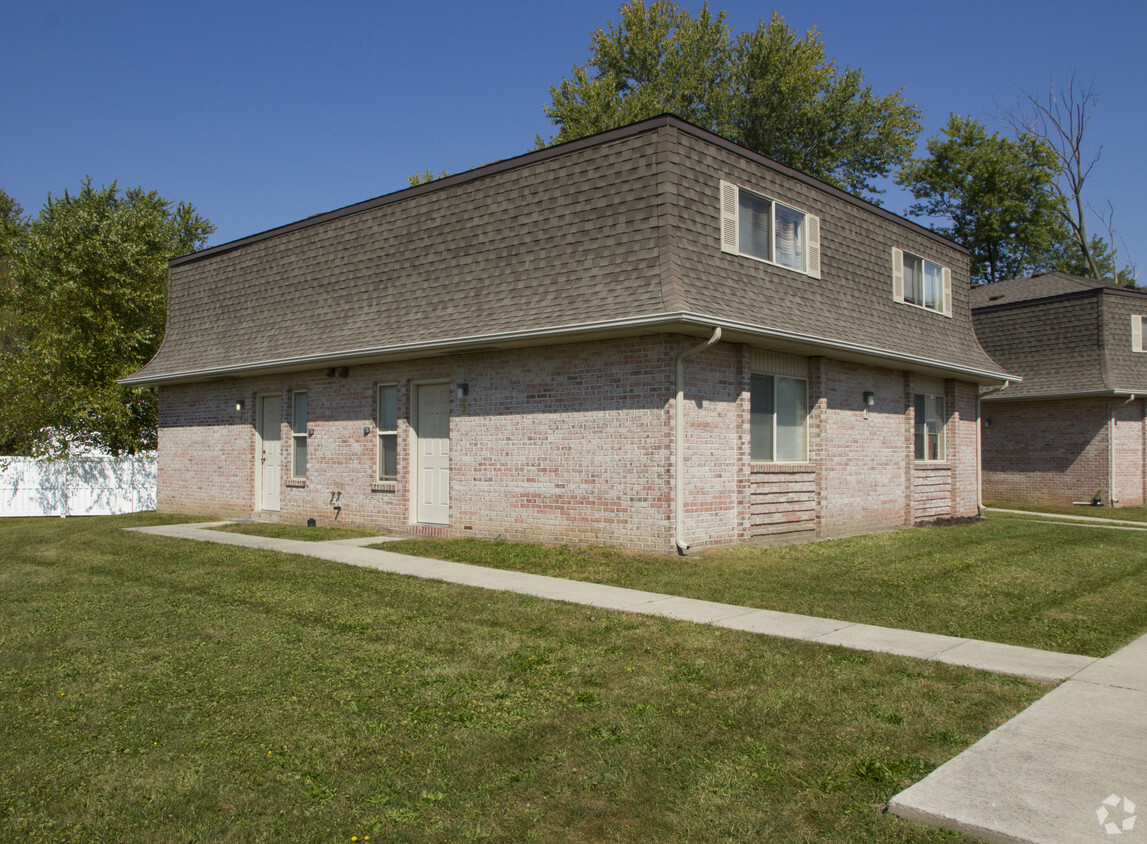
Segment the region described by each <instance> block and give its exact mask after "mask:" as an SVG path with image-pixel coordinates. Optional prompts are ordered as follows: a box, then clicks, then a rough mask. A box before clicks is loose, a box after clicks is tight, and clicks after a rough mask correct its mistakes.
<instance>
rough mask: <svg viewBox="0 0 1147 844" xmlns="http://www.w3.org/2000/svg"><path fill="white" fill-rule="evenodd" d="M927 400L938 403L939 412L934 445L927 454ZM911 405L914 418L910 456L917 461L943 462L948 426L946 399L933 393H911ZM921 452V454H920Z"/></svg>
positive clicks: (946, 455)
mask: <svg viewBox="0 0 1147 844" xmlns="http://www.w3.org/2000/svg"><path fill="white" fill-rule="evenodd" d="M921 400H923V405H924V412H923V419H921V411H920V405H921ZM929 400H931V401H932V402H933V403H939V413H938V414H937V420H936V421H937V424H938V428H937V431H936V433H935V437H936V439H935V447H934V448H933V449H932V452H933V453H932V454H931V455H929V448H928V446H929V443H930V442H931V439H930V436H929V432H928V428H927V426H928V424H929V421H930V420H929V418H928V405H929ZM912 407H913V413H914V416H915V419H914V421H913V426H912V428H913V431H912V456H913V457H914V458H915V460H916V461H917V462H919V463H944V462H946V461H947V460H948V447H947V436H946V430H947V428H948V408H947V401H945V399H944V396H938V395H935V394H934V393H913V394H912ZM921 452H923V456H921Z"/></svg>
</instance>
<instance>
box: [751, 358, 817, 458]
mask: <svg viewBox="0 0 1147 844" xmlns="http://www.w3.org/2000/svg"><path fill="white" fill-rule="evenodd" d="M749 450H750V455H749V456H750V459H752V460H755V461H762V462H768V463H803V462H804V461H805V460H808V382H807V381H805V380H804V379H801V378H784V377H782V376H780V375H753V376H752V378H751V380H750V382H749Z"/></svg>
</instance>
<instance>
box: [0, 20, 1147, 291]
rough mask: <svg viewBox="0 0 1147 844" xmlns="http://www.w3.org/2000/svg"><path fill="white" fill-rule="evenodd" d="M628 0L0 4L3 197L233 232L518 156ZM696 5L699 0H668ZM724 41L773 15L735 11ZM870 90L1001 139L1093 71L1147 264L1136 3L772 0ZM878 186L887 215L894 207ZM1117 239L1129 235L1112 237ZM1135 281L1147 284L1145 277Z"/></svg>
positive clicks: (1106, 177)
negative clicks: (1006, 120) (1002, 127)
mask: <svg viewBox="0 0 1147 844" xmlns="http://www.w3.org/2000/svg"><path fill="white" fill-rule="evenodd" d="M618 5H619V2H618V0H574V2H565V3H557V2H545V0H534V1H533V2H518V0H510V2H499V0H487V2H484V3H477V2H453V0H447V2H425V3H409V2H403V3H398V2H388V0H376V2H367V0H355V2H349V1H348V2H344V0H324V2H321V3H320V2H311V3H302V2H294V0H280V2H275V3H272V2H247V1H246V0H229V2H216V0H207V1H206V2H195V3H186V2H180V3H170V2H165V0H149V2H117V0H105V2H99V3H92V2H77V1H76V0H36V2H27V0H25V2H10V3H7V4H5V10H4V26H3V28H2V30H0V45H2V48H3V53H2V54H3V56H4V60H5V67H6V74H5V76H6V80H5V85H4V86H3V93H2V94H0V105H2V111H0V113H3V115H4V117H5V126H6V130H5V131H3V132H0V188H3V189H4V190H6V191H7V192H8V193H9V194H11V195H12V196H14V197H15V198H16V199H17V200H18V201H19V202H20V203H21V204H22V205H23V206H24V209H25V211H26V212H33V213H34V212H37V211H38V210H39V209H40V208H41V207H42V205H43V203H44V200H45V199H46V197H47V195H48V193H49V192H51V193H53V194H57V195H59V194H62V193H63V192H64V191H65V190H74V189H75V188H76V187H77V186H78V185H79V184H80V182H81V180H82V179H83V178H84V177H85V176H90V177H91V178H92V180H93V182H95V183H96V184H97V185H98V184H107V183H110V182H111V181H112V180H118V181H119V184H120V186H121V187H128V186H135V185H142V186H144V187H145V188H155V189H156V190H158V191H159V192H160V193H161V194H162V195H164V196H166V197H168V198H169V199H178V200H185V201H189V202H191V203H193V204H194V205H195V206H196V207H197V208H198V209H199V211H200V213H202V214H204V215H205V216H207V217H208V218H209V219H211V220H212V221H213V222H214V223H215V224H216V226H217V227H218V230H217V232H216V233H215V235H213V236H212V238H211V243H212V244H219V243H223V242H226V241H228V240H234V239H236V238H239V237H244V236H246V235H249V234H254V233H256V232H259V231H263V230H266V229H269V228H273V227H275V226H278V225H281V224H284V223H288V222H292V221H294V220H298V219H302V218H303V217H307V216H310V215H312V214H316V213H321V212H324V211H329V210H332V209H334V208H339V207H342V206H344V205H348V204H351V203H353V202H357V201H360V200H363V199H368V198H371V197H374V196H380V195H382V194H386V193H390V192H392V191H395V190H399V189H402V188H404V187H406V186H407V184H408V183H407V177H408V176H409V175H410V174H411V173H414V172H419V171H422V170H424V169H426V168H430V169H432V170H434V171H435V172H439V171H441V170H443V169H445V170H448V171H450V172H451V173H454V172H458V171H461V170H464V169H468V168H470V167H475V166H479V165H482V164H485V163H488V162H491V161H496V160H499V159H503V158H510V157H512V156H515V155H518V154H520V153H522V152H525V151H527V150H528V149H529V148H530V147H531V146H532V144H533V141H534V138H535V136H536V135H538V134H541V135H543V136H546V137H548V136H550V135H551V134H553V131H554V129H553V127H552V126H551V124H550V123H549V121H548V120H547V119H546V117H545V115H544V113H543V111H542V108H543V106H544V105H545V104H547V103H548V102H549V101H550V97H549V88H550V86H552V85H556V84H557V83H558V82H560V81H561V79H562V77H563V76H567V75H569V73H570V70H571V68H572V66H573V65H574V64H582V63H584V62H585V60H586V58H587V56H588V45H589V38H590V34H591V32H592V31H593V30H594V29H596V28H599V27H604V26H605V25H606V23H607V22H608V21H610V20H614V21H616V20H617V19H618V15H617V7H618ZM681 5H683V6H684V7H685V8H688V9H690V10H691V11H693V12H694V13H695V12H696V11H697V10H698V9H699V8H700V4H699V3H694V2H686V3H682V4H681ZM711 8H712V9H713V10H719V9H725V10H727V11H728V13H729V14H728V18H727V22H728V23H729V24H730V25H731V26H732V27H733V29H734V30H743V29H749V28H752V27H755V26H756V24H757V22H758V21H759V20H760V19H762V18H765V19H767V18H768V17H769V15H770V14H771V12H772V9H773V6H771V5H762V4H759V3H749V2H741V0H726V2H716V3H714V4H712V6H711ZM776 8H777V10H778V11H779V12H781V14H783V15H784V16H785V18H786V20H787V22H788V23H789V24H790V25H791V26H793V27H795V28H796V29H797V30H798V31H800V32H803V31H804V30H805V29H807V28H808V27H810V26H813V25H814V24H815V25H818V26H819V27H820V29H821V31H822V34H823V38H824V42H825V45H826V48H827V52H828V54H829V55H830V56H833V57H835V58H836V59H837V61H838V62H839V63H840V64H841V65H851V66H853V67H860V68H862V69H863V70H864V72H865V75H866V78H867V80H868V81H869V82H870V83H872V85H873V87H874V90H875V91H876V92H877V93H878V94H884V93H887V92H889V91H893V90H896V89H898V88H903V89H904V91H905V96H906V98H907V99H908V100H909V101H910V102H914V103H916V104H917V105H918V106H919V107H920V108H921V109H923V111H924V114H925V130H924V133H923V134H922V136H921V146H922V145H923V140H924V139H925V138H927V137H929V136H931V135H934V134H936V133H937V132H938V131H939V129H940V127H941V126H942V125H943V124H944V123H945V122H946V121H947V118H948V115H949V113H951V112H959V113H962V114H970V115H972V116H973V117H975V118H977V119H979V120H981V121H983V122H985V123H987V124H988V125H989V126H991V127H993V128H996V126H997V124H995V122H994V115H995V114H996V113H997V112H998V110H999V109H1000V108H1001V107H1008V106H1010V105H1012V104H1013V103H1014V101H1015V98H1016V96H1017V94H1018V92H1019V90H1020V89H1021V88H1023V87H1026V86H1029V85H1030V86H1031V88H1032V89H1033V90H1035V91H1037V92H1045V91H1046V90H1047V89H1048V87H1049V85H1050V84H1051V82H1052V81H1053V79H1055V78H1057V77H1058V78H1061V79H1062V78H1063V76H1064V74H1065V73H1066V72H1067V71H1068V70H1069V69H1070V68H1074V69H1075V70H1076V71H1077V73H1078V75H1079V78H1081V79H1083V80H1086V81H1089V82H1092V81H1093V82H1094V85H1095V89H1096V91H1097V94H1098V108H1097V110H1096V112H1095V115H1094V117H1093V120H1092V124H1091V127H1090V129H1089V139H1090V141H1091V143H1092V145H1093V147H1094V149H1095V150H1098V148H1099V147H1100V146H1102V158H1101V160H1100V162H1099V164H1098V165H1097V167H1096V169H1095V172H1094V174H1093V177H1092V182H1091V183H1090V185H1089V197H1090V199H1091V201H1092V202H1093V203H1096V204H1105V203H1106V202H1107V201H1110V202H1111V203H1112V205H1113V206H1114V209H1115V224H1116V228H1117V229H1118V234H1119V235H1120V242H1117V246H1118V247H1119V248H1120V251H1121V253H1123V254H1124V257H1130V258H1132V259H1134V260H1135V261H1137V262H1138V263H1144V262H1145V261H1147V202H1145V200H1144V197H1145V195H1147V175H1145V172H1147V168H1144V166H1143V161H1142V157H1141V156H1142V153H1141V150H1142V148H1143V145H1144V139H1145V138H1147V114H1145V109H1144V105H1143V97H1142V93H1141V91H1142V87H1143V81H1144V78H1145V74H1144V70H1143V62H1142V58H1141V52H1142V43H1143V41H1144V39H1145V37H1147V4H1144V3H1142V2H1140V0H1122V2H1114V1H1113V0H1093V2H1092V3H1090V4H1089V5H1088V6H1087V8H1086V10H1084V9H1083V7H1081V6H1080V5H1079V4H1078V3H1077V2H1064V1H1063V0H1041V2H1034V1H1032V2H1029V1H1028V0H1024V2H1013V0H996V1H995V2H983V1H982V0H968V2H964V3H958V4H957V3H945V4H938V3H919V2H916V3H909V2H893V1H892V0H888V1H887V2H881V0H869V2H857V0H824V2H808V1H807V0H806V2H803V3H790V4H788V5H778V6H777V7H776ZM906 204H907V199H906V198H905V197H904V196H903V195H902V194H899V193H895V192H890V193H889V194H888V195H887V196H886V198H885V205H886V206H887V207H888V208H889V209H890V210H893V211H896V212H902V211H903V210H904V208H905V206H906ZM1122 241H1125V242H1126V244H1125V245H1124V243H1123V242H1122ZM1144 276H1147V274H1144V275H1141V277H1140V281H1143V279H1144Z"/></svg>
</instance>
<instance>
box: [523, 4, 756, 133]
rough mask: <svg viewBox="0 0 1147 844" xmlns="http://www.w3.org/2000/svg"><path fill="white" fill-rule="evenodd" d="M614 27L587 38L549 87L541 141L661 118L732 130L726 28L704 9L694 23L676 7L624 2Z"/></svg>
mask: <svg viewBox="0 0 1147 844" xmlns="http://www.w3.org/2000/svg"><path fill="white" fill-rule="evenodd" d="M618 11H619V12H620V14H621V23H620V24H618V25H616V26H615V25H614V23H613V22H612V21H610V22H609V23H608V25H607V27H608V28H607V29H605V30H602V29H599V30H597V31H596V32H594V33H593V35H591V36H590V46H589V49H590V59H589V62H588V63H587V65H586V66H585V67H581V66H575V67H574V69H573V78H572V79H563V80H562V82H561V84H560V85H557V86H556V87H553V88H550V96H551V99H552V104H551V105H549V106H546V108H545V111H546V116H547V117H549V118H550V119H551V120H553V122H554V124H555V125H556V126H558V127H559V131H558V133H557V135H555V136H554V137H553V138H551V139H550V140H549V142H545V141H542V139H541V138H539V139H538V146H539V147H541V146H549V145H550V144H556V143H562V142H564V141H572V140H575V139H576V138H583V137H585V136H586V135H592V134H595V133H597V132H602V131H605V130H607V129H614V128H616V127H618V126H624V125H626V124H628V123H634V122H636V121H638V120H644V119H645V118H648V117H654V116H656V115H658V114H662V113H666V112H669V113H672V114H676V115H677V116H678V117H680V118H682V119H684V120H688V121H690V122H692V123H696V124H697V125H698V126H704V127H705V128H707V129H712V130H713V131H716V132H721V133H727V132H728V131H729V130H730V128H731V126H732V114H731V105H732V92H733V73H734V65H733V48H732V38H733V36H732V31H731V30H730V29H729V27H728V26H726V25H725V12H720V13H718V14H717V15H716V16H714V15H712V14H711V13H710V12H709V7H708V5H704V6H702V7H701V12H700V14H698V16H697V18H696V19H695V20H694V19H693V17H692V16H691V15H690V14H689V12H688V11H685V10H682V9H680V8H679V7H678V6H677V4H676V3H673V2H668V1H667V0H657V1H656V2H653V3H651V4H649V5H648V6H646V5H645V3H644V2H642V0H631V2H629V3H626V4H625V5H624V6H622V7H621V8H620V9H619V10H618Z"/></svg>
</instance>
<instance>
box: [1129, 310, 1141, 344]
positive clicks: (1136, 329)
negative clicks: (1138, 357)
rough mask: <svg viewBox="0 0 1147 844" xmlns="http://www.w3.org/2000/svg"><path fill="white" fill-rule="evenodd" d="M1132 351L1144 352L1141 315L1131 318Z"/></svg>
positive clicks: (1134, 315)
mask: <svg viewBox="0 0 1147 844" xmlns="http://www.w3.org/2000/svg"><path fill="white" fill-rule="evenodd" d="M1131 351H1133V352H1141V351H1143V317H1142V316H1141V315H1139V314H1133V315H1132V317H1131Z"/></svg>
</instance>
